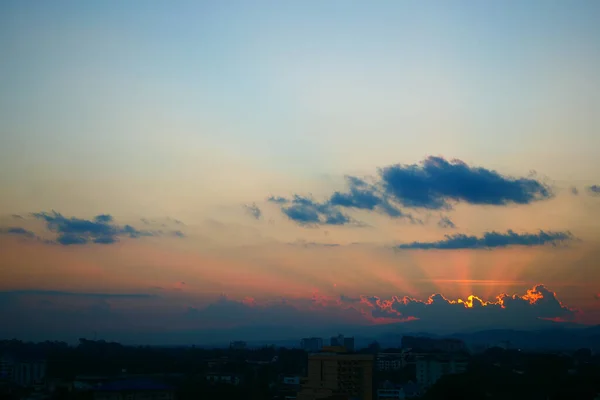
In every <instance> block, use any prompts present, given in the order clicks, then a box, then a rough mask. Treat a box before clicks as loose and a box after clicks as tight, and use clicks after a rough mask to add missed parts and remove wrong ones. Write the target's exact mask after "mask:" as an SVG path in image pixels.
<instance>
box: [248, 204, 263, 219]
mask: <svg viewBox="0 0 600 400" xmlns="http://www.w3.org/2000/svg"><path fill="white" fill-rule="evenodd" d="M244 209H245V210H246V212H247V213H248V214H249V215H251V216H252V217H253V218H254V219H260V218H261V217H262V211H261V209H260V208H258V206H257V205H256V203H252V204H245V205H244Z"/></svg>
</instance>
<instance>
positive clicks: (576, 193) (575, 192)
mask: <svg viewBox="0 0 600 400" xmlns="http://www.w3.org/2000/svg"><path fill="white" fill-rule="evenodd" d="M571 194H572V195H574V196H578V195H579V189H577V188H576V187H575V186H571Z"/></svg>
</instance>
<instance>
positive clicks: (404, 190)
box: [379, 157, 552, 209]
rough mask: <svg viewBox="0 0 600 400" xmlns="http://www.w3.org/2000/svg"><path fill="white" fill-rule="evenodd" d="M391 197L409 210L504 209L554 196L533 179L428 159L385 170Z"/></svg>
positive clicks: (384, 174) (393, 166) (459, 163)
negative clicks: (461, 205) (455, 205)
mask: <svg viewBox="0 0 600 400" xmlns="http://www.w3.org/2000/svg"><path fill="white" fill-rule="evenodd" d="M379 173H380V176H381V180H382V185H383V188H384V190H385V192H386V193H387V194H389V195H390V196H392V197H393V198H394V199H395V200H396V201H398V202H399V203H400V204H402V205H404V206H405V207H415V208H429V209H450V208H452V205H451V202H460V201H463V202H466V203H470V204H485V205H496V206H502V205H507V204H510V203H516V204H528V203H532V202H534V201H537V200H542V199H547V198H550V197H551V196H552V192H551V190H550V188H549V187H547V186H546V185H544V184H543V183H542V182H540V181H538V180H535V179H531V178H513V177H509V176H503V175H500V174H499V173H498V172H496V171H493V170H489V169H485V168H482V167H473V166H469V165H467V164H466V163H464V162H463V161H460V160H452V161H447V160H445V159H444V158H442V157H428V158H426V159H425V160H424V161H422V162H421V163H420V164H412V165H403V164H397V165H392V166H389V167H385V168H382V169H381V170H380V171H379Z"/></svg>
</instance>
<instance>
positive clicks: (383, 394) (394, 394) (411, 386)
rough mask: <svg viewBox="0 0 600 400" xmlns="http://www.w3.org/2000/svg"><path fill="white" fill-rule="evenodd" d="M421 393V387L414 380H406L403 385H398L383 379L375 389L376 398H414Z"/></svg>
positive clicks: (379, 399)
mask: <svg viewBox="0 0 600 400" xmlns="http://www.w3.org/2000/svg"><path fill="white" fill-rule="evenodd" d="M421 394H422V393H421V388H420V387H419V385H417V384H416V383H414V382H408V383H406V384H404V385H398V384H394V383H392V382H390V381H385V382H384V383H383V384H382V385H381V386H380V387H379V388H378V389H377V399H378V400H388V399H389V400H391V399H400V400H404V399H416V398H419V397H420V396H421Z"/></svg>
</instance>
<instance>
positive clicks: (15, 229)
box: [0, 226, 35, 238]
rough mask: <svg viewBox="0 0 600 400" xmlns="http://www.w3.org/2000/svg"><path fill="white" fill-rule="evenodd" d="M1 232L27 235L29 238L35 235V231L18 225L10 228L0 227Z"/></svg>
mask: <svg viewBox="0 0 600 400" xmlns="http://www.w3.org/2000/svg"><path fill="white" fill-rule="evenodd" d="M0 233H4V234H7V235H15V236H25V237H28V238H34V237H35V233H33V232H31V231H29V230H27V229H24V228H21V227H18V226H10V227H8V228H0Z"/></svg>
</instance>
